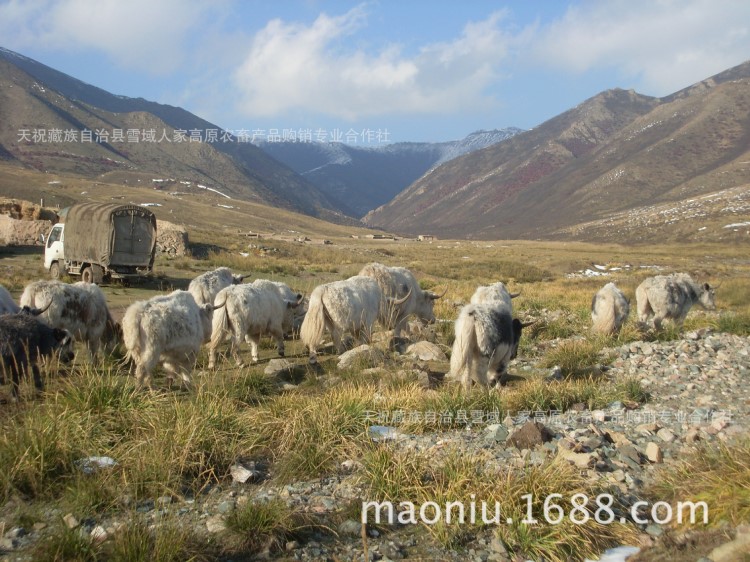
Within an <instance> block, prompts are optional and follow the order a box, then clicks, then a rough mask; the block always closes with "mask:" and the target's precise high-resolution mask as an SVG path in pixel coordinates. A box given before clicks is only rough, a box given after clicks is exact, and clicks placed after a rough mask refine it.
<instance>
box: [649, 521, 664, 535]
mask: <svg viewBox="0 0 750 562" xmlns="http://www.w3.org/2000/svg"><path fill="white" fill-rule="evenodd" d="M646 533H648V534H649V535H650V536H652V537H660V536H662V535H663V534H664V529H663V528H662V526H661V525H659V524H657V523H649V524H648V525H646Z"/></svg>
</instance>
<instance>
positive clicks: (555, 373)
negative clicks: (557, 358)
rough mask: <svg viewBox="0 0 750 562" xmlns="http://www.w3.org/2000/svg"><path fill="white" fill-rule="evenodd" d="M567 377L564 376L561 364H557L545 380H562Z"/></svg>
mask: <svg viewBox="0 0 750 562" xmlns="http://www.w3.org/2000/svg"><path fill="white" fill-rule="evenodd" d="M564 378H565V377H564V376H563V372H562V369H561V368H560V366H559V365H555V366H554V367H552V370H551V371H550V373H549V375H547V378H546V379H545V380H547V381H550V382H551V381H561V380H563V379H564Z"/></svg>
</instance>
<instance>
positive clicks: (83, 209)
mask: <svg viewBox="0 0 750 562" xmlns="http://www.w3.org/2000/svg"><path fill="white" fill-rule="evenodd" d="M155 248H156V216H155V215H154V214H153V213H152V212H151V211H149V210H148V209H146V208H144V207H139V206H138V205H121V204H112V203H81V204H78V205H73V206H72V207H70V209H68V212H67V214H66V215H65V257H66V259H71V260H75V261H80V262H92V263H98V264H101V265H103V266H105V267H110V266H116V265H127V266H138V267H150V266H151V265H152V264H153V260H154V251H155Z"/></svg>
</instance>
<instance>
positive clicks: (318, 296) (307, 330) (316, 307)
mask: <svg viewBox="0 0 750 562" xmlns="http://www.w3.org/2000/svg"><path fill="white" fill-rule="evenodd" d="M324 294H325V287H317V288H316V289H315V290H314V291H313V292H312V294H311V295H310V302H309V303H308V305H307V314H306V315H305V319H304V320H303V321H302V326H301V327H300V331H299V337H300V339H301V340H302V343H304V344H305V345H306V346H307V348H308V349H310V350H311V351H312V350H314V349H315V348H316V347H317V345H318V344H319V343H320V340H321V339H323V334H324V333H325V329H326V323H328V324H331V316H330V314H329V313H328V311H327V310H326V306H325V304H323V295H324Z"/></svg>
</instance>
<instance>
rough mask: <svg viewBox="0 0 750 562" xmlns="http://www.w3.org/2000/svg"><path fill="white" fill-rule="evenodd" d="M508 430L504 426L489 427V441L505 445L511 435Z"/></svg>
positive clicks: (493, 425) (494, 425)
mask: <svg viewBox="0 0 750 562" xmlns="http://www.w3.org/2000/svg"><path fill="white" fill-rule="evenodd" d="M509 433H510V432H509V431H508V428H507V427H505V426H504V425H502V424H492V425H491V426H488V427H487V440H488V441H494V442H495V443H505V441H506V440H507V439H508V435H509Z"/></svg>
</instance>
